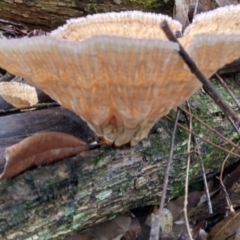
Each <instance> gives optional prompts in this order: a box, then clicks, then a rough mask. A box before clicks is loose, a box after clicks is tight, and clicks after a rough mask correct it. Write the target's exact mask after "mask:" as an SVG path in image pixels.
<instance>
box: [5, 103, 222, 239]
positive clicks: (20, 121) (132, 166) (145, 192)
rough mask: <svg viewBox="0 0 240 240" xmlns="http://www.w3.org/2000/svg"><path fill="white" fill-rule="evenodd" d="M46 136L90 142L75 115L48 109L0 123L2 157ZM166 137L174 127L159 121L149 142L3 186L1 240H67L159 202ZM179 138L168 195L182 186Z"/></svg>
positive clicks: (31, 173)
mask: <svg viewBox="0 0 240 240" xmlns="http://www.w3.org/2000/svg"><path fill="white" fill-rule="evenodd" d="M47 130H48V131H62V132H66V133H70V134H74V135H75V136H78V137H80V138H82V139H83V140H84V141H92V140H93V139H94V137H93V135H92V133H91V132H90V130H89V129H88V128H87V126H86V124H85V123H84V122H83V121H82V120H80V119H79V118H78V117H77V116H76V115H74V114H71V113H69V112H68V111H66V110H64V109H62V108H52V109H47V110H39V111H33V112H25V113H19V114H13V115H8V116H3V117H0V132H1V135H0V146H1V149H0V150H1V151H0V152H1V153H3V151H4V148H5V147H7V146H9V145H11V144H14V143H16V142H18V141H20V140H21V139H22V138H24V137H26V136H29V135H32V134H34V133H36V132H41V131H47ZM171 131H172V123H169V122H167V121H165V120H164V119H162V120H160V122H159V123H158V124H157V126H156V127H155V128H154V129H153V131H152V133H151V134H150V137H149V139H147V140H144V141H142V142H141V143H140V144H138V145H137V146H136V147H134V148H121V149H114V148H112V147H102V148H100V149H97V150H92V151H88V152H84V153H82V154H80V155H78V156H75V157H72V158H69V159H65V160H63V161H60V162H58V163H55V164H51V165H48V166H39V168H35V169H32V170H28V171H26V172H25V173H23V174H21V175H19V176H17V177H15V178H13V179H9V180H4V181H1V182H0V212H1V217H0V238H1V239H19V240H20V239H35V238H36V239H64V237H65V236H66V235H69V234H70V233H72V232H74V231H76V230H82V229H85V228H88V227H89V226H91V225H93V224H96V223H98V222H102V221H104V220H106V219H108V218H110V217H113V216H114V215H116V214H118V213H122V212H125V211H127V210H128V209H131V208H135V207H139V206H144V205H149V204H157V203H159V198H160V195H161V189H162V181H163V176H164V172H165V166H166V160H167V159H168V152H169V142H170V141H169V140H170V136H171ZM184 136H185V134H184V135H182V131H178V133H177V136H176V147H175V153H174V158H173V166H172V170H171V173H170V182H169V188H168V189H169V191H168V193H169V194H168V197H172V196H173V195H174V194H175V193H176V189H179V188H182V187H183V179H184V176H185V170H184V169H185V159H186V145H185V144H184V142H183V139H184ZM1 156H2V158H3V154H1ZM217 161H219V160H217ZM0 164H1V166H2V165H3V160H2V161H0ZM192 164H193V165H194V164H196V162H193V163H192ZM211 165H214V164H213V163H211ZM199 171H200V169H198V170H197V169H195V174H194V176H196V175H199V174H200V172H199ZM207 171H210V168H209V169H208V170H207ZM194 176H192V177H194Z"/></svg>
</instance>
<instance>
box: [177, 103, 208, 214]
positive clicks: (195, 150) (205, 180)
mask: <svg viewBox="0 0 240 240" xmlns="http://www.w3.org/2000/svg"><path fill="white" fill-rule="evenodd" d="M179 108H180V107H179ZM187 108H188V109H190V105H189V104H188V102H187ZM180 109H181V110H182V108H180ZM183 113H184V114H186V120H187V122H188V124H189V119H188V116H187V114H188V115H189V116H190V117H191V118H193V117H194V115H193V114H192V113H191V112H190V111H185V110H184V111H183ZM192 135H193V134H192ZM192 142H193V144H194V152H195V153H196V155H197V157H198V159H199V162H200V165H201V170H202V176H203V183H204V187H205V193H206V197H207V203H208V211H209V213H212V202H211V197H210V194H209V189H208V184H207V177H206V174H205V169H204V164H203V160H202V157H201V151H200V148H199V146H198V143H197V141H196V139H195V136H192ZM191 152H192V151H191Z"/></svg>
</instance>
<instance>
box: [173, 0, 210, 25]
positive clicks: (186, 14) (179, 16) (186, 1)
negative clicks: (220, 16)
mask: <svg viewBox="0 0 240 240" xmlns="http://www.w3.org/2000/svg"><path fill="white" fill-rule="evenodd" d="M196 2H197V0H175V5H174V9H173V18H174V19H176V20H178V21H179V22H181V24H182V26H183V29H185V28H186V27H187V26H188V25H189V24H190V23H191V22H192V19H193V17H194V16H193V15H194V10H195V6H196ZM212 9H213V7H212V3H211V1H210V0H199V2H198V6H197V12H196V13H197V14H198V13H201V12H206V11H210V10H212Z"/></svg>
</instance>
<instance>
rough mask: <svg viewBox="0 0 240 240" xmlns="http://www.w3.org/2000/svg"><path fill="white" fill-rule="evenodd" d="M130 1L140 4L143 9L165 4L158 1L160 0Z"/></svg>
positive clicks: (165, 0)
mask: <svg viewBox="0 0 240 240" xmlns="http://www.w3.org/2000/svg"><path fill="white" fill-rule="evenodd" d="M129 1H130V3H132V4H137V5H139V6H140V7H141V8H142V9H143V10H148V9H152V8H158V7H160V6H161V5H162V4H163V3H161V1H158V0H129ZM167 1H168V0H164V2H167Z"/></svg>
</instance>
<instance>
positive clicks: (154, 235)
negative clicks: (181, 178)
mask: <svg viewBox="0 0 240 240" xmlns="http://www.w3.org/2000/svg"><path fill="white" fill-rule="evenodd" d="M179 113H180V110H179V109H178V110H177V112H176V117H175V122H174V127H173V132H172V136H171V144H170V152H169V158H168V162H167V167H166V170H165V175H164V182H163V190H162V197H161V203H160V207H159V209H158V214H157V215H154V214H152V224H151V232H150V240H158V239H159V231H160V223H161V214H162V211H163V207H164V204H165V198H166V192H167V186H168V180H169V172H170V167H171V164H172V158H173V151H174V142H175V135H176V130H177V123H178V119H179Z"/></svg>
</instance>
